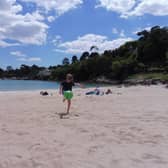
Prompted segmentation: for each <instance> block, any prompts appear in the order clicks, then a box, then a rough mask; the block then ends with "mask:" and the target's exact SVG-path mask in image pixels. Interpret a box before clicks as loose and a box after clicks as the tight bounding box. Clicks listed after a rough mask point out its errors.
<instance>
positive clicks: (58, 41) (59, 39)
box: [51, 35, 62, 46]
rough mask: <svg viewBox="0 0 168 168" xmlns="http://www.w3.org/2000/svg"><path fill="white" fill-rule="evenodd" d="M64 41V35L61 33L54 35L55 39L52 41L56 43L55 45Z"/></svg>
mask: <svg viewBox="0 0 168 168" xmlns="http://www.w3.org/2000/svg"><path fill="white" fill-rule="evenodd" d="M61 42H62V37H61V36H60V35H56V36H55V37H54V39H52V41H51V43H52V44H53V45H54V46H57V45H58V44H60V43H61Z"/></svg>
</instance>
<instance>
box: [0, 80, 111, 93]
mask: <svg viewBox="0 0 168 168" xmlns="http://www.w3.org/2000/svg"><path fill="white" fill-rule="evenodd" d="M83 85H84V87H85V88H91V87H97V86H109V85H104V84H94V83H92V84H91V83H85V84H83ZM58 88H59V82H48V81H35V80H6V79H5V80H0V91H17V90H45V89H58Z"/></svg>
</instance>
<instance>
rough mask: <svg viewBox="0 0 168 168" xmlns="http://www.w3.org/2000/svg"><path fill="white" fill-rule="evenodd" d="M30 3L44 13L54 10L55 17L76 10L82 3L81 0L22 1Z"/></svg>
mask: <svg viewBox="0 0 168 168" xmlns="http://www.w3.org/2000/svg"><path fill="white" fill-rule="evenodd" d="M22 1H23V2H31V3H34V4H36V6H37V7H39V8H42V9H43V10H45V11H46V12H49V11H52V10H54V11H55V12H56V14H57V15H62V14H64V13H65V12H68V11H69V10H72V9H75V8H77V7H78V6H79V5H81V4H82V3H83V0H22Z"/></svg>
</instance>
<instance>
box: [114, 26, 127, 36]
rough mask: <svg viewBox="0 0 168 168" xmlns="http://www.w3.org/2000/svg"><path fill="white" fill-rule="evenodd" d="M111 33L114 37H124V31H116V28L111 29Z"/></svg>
mask: <svg viewBox="0 0 168 168" xmlns="http://www.w3.org/2000/svg"><path fill="white" fill-rule="evenodd" d="M112 33H113V34H116V35H119V36H120V37H126V35H125V31H124V30H123V29H122V30H118V29H117V28H115V27H114V28H113V29H112Z"/></svg>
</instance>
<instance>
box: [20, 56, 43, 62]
mask: <svg viewBox="0 0 168 168" xmlns="http://www.w3.org/2000/svg"><path fill="white" fill-rule="evenodd" d="M17 60H18V61H22V62H39V61H41V58H40V57H30V58H18V59H17Z"/></svg>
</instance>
